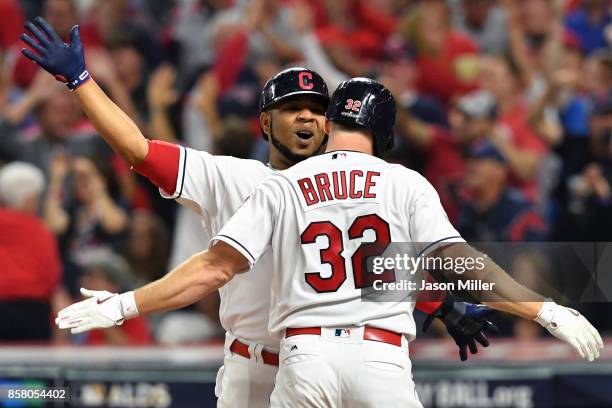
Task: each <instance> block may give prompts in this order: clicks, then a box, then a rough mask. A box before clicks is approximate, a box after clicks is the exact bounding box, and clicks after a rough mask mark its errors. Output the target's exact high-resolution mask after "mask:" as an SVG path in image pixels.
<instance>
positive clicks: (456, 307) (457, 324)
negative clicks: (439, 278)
mask: <svg viewBox="0 0 612 408" xmlns="http://www.w3.org/2000/svg"><path fill="white" fill-rule="evenodd" d="M491 311H492V309H490V308H488V307H487V306H483V305H475V304H472V303H467V302H459V301H456V300H455V298H454V297H453V296H452V295H451V294H450V293H449V294H448V295H447V296H446V298H445V299H444V302H443V303H442V305H441V306H440V308H438V310H436V311H435V312H434V313H433V314H431V315H429V317H427V320H425V323H423V332H425V331H427V329H428V328H429V326H430V325H431V323H432V322H433V319H434V318H435V317H437V318H439V319H440V320H442V322H444V324H445V325H446V330H448V333H449V334H450V335H451V336H453V339H455V343H457V346H458V347H459V357H460V358H461V361H465V360H467V357H468V354H467V349H468V348H469V349H470V352H471V353H472V354H476V353H478V347H477V346H476V342H478V343H480V344H481V345H482V346H484V347H489V340H488V339H487V337H486V335H485V332H486V331H489V332H493V333H497V332H498V331H499V330H498V329H497V326H495V325H494V324H493V323H491V322H490V321H489V320H487V319H486V318H485V316H486V315H487V314H489V313H491Z"/></svg>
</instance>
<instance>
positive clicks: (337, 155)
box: [332, 153, 346, 160]
mask: <svg viewBox="0 0 612 408" xmlns="http://www.w3.org/2000/svg"><path fill="white" fill-rule="evenodd" d="M340 157H342V158H343V159H346V153H334V154H333V155H332V160H335V159H338V158H340Z"/></svg>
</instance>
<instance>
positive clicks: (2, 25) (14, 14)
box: [0, 0, 24, 55]
mask: <svg viewBox="0 0 612 408" xmlns="http://www.w3.org/2000/svg"><path fill="white" fill-rule="evenodd" d="M23 23H24V21H23V13H22V11H21V7H20V5H19V1H17V0H0V55H2V54H5V53H6V52H7V50H9V49H10V48H12V47H13V46H15V45H18V44H17V43H18V42H19V35H20V34H21V31H22V30H23Z"/></svg>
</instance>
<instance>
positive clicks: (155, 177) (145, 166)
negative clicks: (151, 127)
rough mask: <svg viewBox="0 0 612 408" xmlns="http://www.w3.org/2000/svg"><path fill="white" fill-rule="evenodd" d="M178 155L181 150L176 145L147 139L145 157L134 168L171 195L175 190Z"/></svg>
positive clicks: (179, 155)
mask: <svg viewBox="0 0 612 408" xmlns="http://www.w3.org/2000/svg"><path fill="white" fill-rule="evenodd" d="M180 157H181V151H180V148H179V147H178V146H177V145H175V144H172V143H168V142H163V141H161V140H149V151H148V153H147V157H145V159H144V160H143V161H142V163H140V164H139V165H137V166H134V170H135V171H136V172H137V173H138V174H141V175H143V176H145V177H146V178H148V179H149V180H150V181H151V183H153V184H155V185H156V186H157V187H159V188H161V189H162V190H163V191H164V192H165V193H166V194H168V195H172V194H174V192H175V191H176V179H177V177H178V172H179V160H180Z"/></svg>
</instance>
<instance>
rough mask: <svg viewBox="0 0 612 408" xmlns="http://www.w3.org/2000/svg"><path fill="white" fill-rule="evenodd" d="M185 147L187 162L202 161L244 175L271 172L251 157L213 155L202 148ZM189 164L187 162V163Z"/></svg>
mask: <svg viewBox="0 0 612 408" xmlns="http://www.w3.org/2000/svg"><path fill="white" fill-rule="evenodd" d="M184 149H185V161H186V162H187V163H193V162H202V163H206V164H211V165H215V166H217V167H220V168H223V169H224V170H227V171H228V172H230V173H243V174H244V175H245V176H253V175H262V174H263V175H268V174H269V173H271V172H272V169H270V168H269V167H268V166H266V165H265V164H263V163H262V162H260V161H259V160H253V159H241V158H238V157H233V156H223V155H213V154H211V153H208V152H206V151H203V150H195V149H191V148H188V147H186V148H184ZM187 165H188V166H189V164H187Z"/></svg>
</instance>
